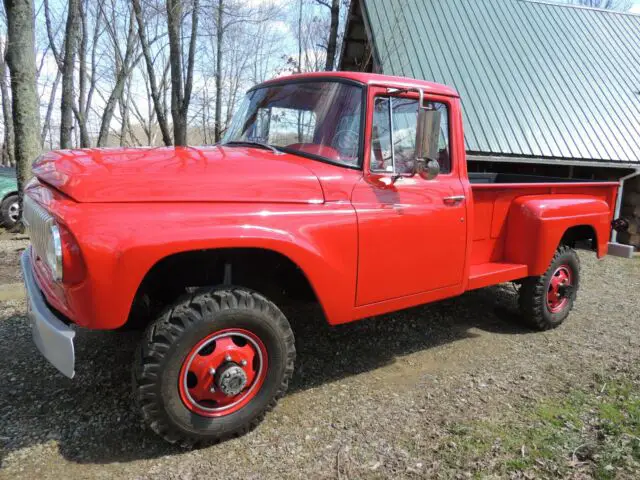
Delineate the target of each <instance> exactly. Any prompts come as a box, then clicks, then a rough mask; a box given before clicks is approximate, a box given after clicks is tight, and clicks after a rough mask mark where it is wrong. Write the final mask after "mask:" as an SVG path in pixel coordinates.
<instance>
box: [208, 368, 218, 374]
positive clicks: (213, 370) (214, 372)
mask: <svg viewBox="0 0 640 480" xmlns="http://www.w3.org/2000/svg"><path fill="white" fill-rule="evenodd" d="M209 373H210V374H211V375H215V374H216V369H215V368H213V367H211V368H210V369H209Z"/></svg>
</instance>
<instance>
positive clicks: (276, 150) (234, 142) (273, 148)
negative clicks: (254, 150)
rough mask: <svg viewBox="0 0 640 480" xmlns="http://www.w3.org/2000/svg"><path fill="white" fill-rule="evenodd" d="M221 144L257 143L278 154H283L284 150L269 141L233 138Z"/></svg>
mask: <svg viewBox="0 0 640 480" xmlns="http://www.w3.org/2000/svg"><path fill="white" fill-rule="evenodd" d="M221 145H256V146H258V147H262V148H265V149H267V150H271V151H272V152H273V153H275V154H276V155H282V154H283V152H282V151H281V150H278V149H277V148H276V147H274V146H273V145H270V144H268V143H262V142H256V141H254V140H232V141H230V142H225V143H221Z"/></svg>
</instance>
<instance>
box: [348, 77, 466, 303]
mask: <svg viewBox="0 0 640 480" xmlns="http://www.w3.org/2000/svg"><path fill="white" fill-rule="evenodd" d="M372 90H374V89H372ZM385 94H386V89H375V90H374V91H373V92H372V93H371V94H370V98H369V104H370V105H371V106H372V107H371V108H369V112H368V118H367V126H368V127H367V128H368V131H369V132H371V135H370V136H367V143H368V145H367V146H366V150H368V152H366V153H365V162H364V163H365V165H364V168H365V175H364V176H363V178H362V179H361V180H360V182H359V183H358V184H357V185H356V187H355V189H354V191H353V194H352V203H353V206H354V208H355V210H356V212H357V216H358V234H359V235H358V246H359V254H358V280H357V292H356V305H357V306H362V305H368V304H372V303H376V302H382V301H385V300H391V299H396V298H401V297H405V296H409V295H415V294H420V293H424V292H430V291H434V290H437V289H443V288H446V287H455V286H460V285H461V283H462V275H463V269H464V263H465V257H466V256H465V245H466V234H467V229H466V203H465V200H464V190H463V186H462V183H461V182H460V178H459V174H458V168H457V165H456V164H455V162H452V155H451V150H450V142H449V128H448V126H449V116H448V115H449V107H448V104H447V101H448V100H447V98H446V97H443V98H441V99H440V98H439V99H437V101H436V99H428V104H430V105H431V108H436V109H439V110H441V118H442V121H441V134H440V142H439V145H438V151H439V153H438V161H439V163H440V167H441V174H440V175H438V176H437V177H436V178H435V179H433V180H425V179H423V178H422V177H420V176H419V175H415V176H412V177H408V176H402V177H399V178H397V179H396V180H395V181H394V178H395V177H396V176H397V175H404V174H410V172H412V171H413V161H414V158H415V155H414V153H415V152H414V151H415V135H416V121H417V112H418V100H417V97H416V96H413V97H412V96H410V95H406V96H392V97H391V96H388V95H385ZM367 170H368V171H367ZM372 176H373V178H377V179H379V180H380V181H379V182H378V181H375V182H373V181H371V178H372Z"/></svg>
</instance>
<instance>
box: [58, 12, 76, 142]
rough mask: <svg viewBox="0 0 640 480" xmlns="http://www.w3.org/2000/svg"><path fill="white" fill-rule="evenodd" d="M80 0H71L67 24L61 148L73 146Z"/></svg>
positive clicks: (61, 109)
mask: <svg viewBox="0 0 640 480" xmlns="http://www.w3.org/2000/svg"><path fill="white" fill-rule="evenodd" d="M79 17H80V0H69V8H68V11H67V26H66V30H65V41H64V60H63V63H62V65H63V66H62V101H61V104H60V119H61V120H60V148H71V146H72V143H71V132H72V130H73V102H74V93H73V83H74V78H73V77H74V76H73V71H74V67H75V60H76V42H77V39H78V27H79V20H80V18H79Z"/></svg>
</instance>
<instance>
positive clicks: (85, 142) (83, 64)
mask: <svg viewBox="0 0 640 480" xmlns="http://www.w3.org/2000/svg"><path fill="white" fill-rule="evenodd" d="M86 1H87V0H80V2H79V5H78V8H79V11H78V13H79V15H80V21H81V27H82V30H81V34H80V49H79V53H78V63H79V65H78V84H79V85H78V110H77V112H78V115H77V118H76V120H78V127H79V128H80V146H81V147H82V148H88V147H90V146H91V140H90V139H89V131H88V130H87V104H86V100H87V96H86V91H87V43H88V37H89V32H88V31H87V12H86V11H85V3H86Z"/></svg>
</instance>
